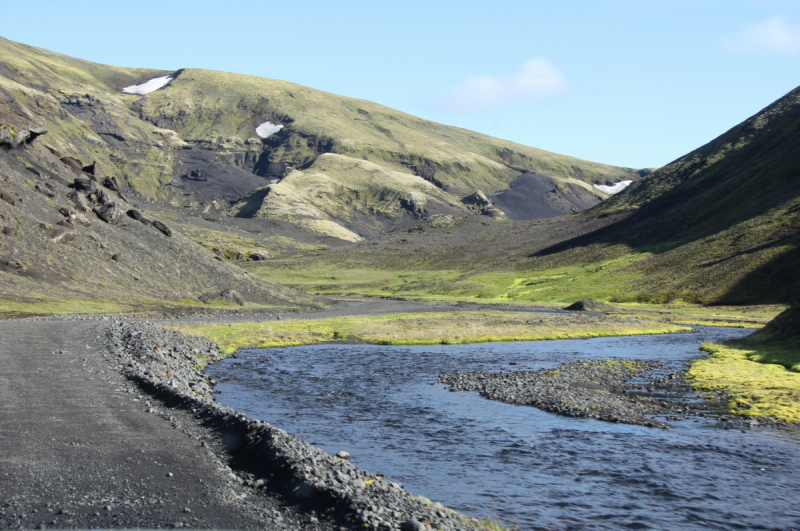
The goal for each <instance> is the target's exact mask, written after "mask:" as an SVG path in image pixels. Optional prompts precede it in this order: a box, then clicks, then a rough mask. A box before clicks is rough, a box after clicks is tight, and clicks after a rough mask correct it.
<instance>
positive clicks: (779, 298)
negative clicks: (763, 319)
mask: <svg viewBox="0 0 800 531" xmlns="http://www.w3.org/2000/svg"><path fill="white" fill-rule="evenodd" d="M781 243H782V244H786V243H791V244H792V245H793V247H792V249H791V250H790V251H788V252H785V253H783V254H781V255H780V256H777V257H776V258H774V259H772V260H770V261H768V262H767V263H765V264H764V265H762V266H760V267H758V268H756V269H754V270H753V271H751V272H750V273H748V274H747V275H745V276H744V277H743V278H742V279H741V280H740V281H739V282H737V283H736V284H734V285H733V287H731V289H730V290H728V291H727V292H726V293H725V294H724V295H722V296H721V297H720V298H719V299H717V300H715V301H714V302H713V304H732V305H736V304H750V303H752V302H753V301H754V300H757V301H759V302H760V303H761V304H772V303H780V304H791V303H796V302H798V301H800V287H798V282H797V276H798V272H800V235H795V236H793V237H791V238H790V239H789V241H788V242H787V241H786V240H783V241H782V242H781Z"/></svg>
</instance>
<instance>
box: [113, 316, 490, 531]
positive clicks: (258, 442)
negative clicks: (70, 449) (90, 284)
mask: <svg viewBox="0 0 800 531" xmlns="http://www.w3.org/2000/svg"><path fill="white" fill-rule="evenodd" d="M106 335H107V346H108V352H109V356H110V357H111V359H110V361H111V363H112V364H114V365H115V366H117V368H118V369H119V370H120V371H122V373H123V374H124V375H125V376H127V377H128V378H129V379H131V380H133V381H135V382H137V383H138V384H139V386H140V387H142V388H143V389H144V390H145V391H146V392H147V393H149V394H150V395H152V396H154V397H155V398H157V399H159V400H161V401H162V402H163V403H164V405H165V406H167V407H169V408H180V409H183V410H186V411H190V412H191V413H192V415H193V416H194V418H195V419H196V420H197V421H198V422H200V423H202V424H203V425H204V426H206V427H207V428H210V429H212V430H213V431H214V432H216V434H217V435H218V437H219V439H220V440H221V441H223V443H224V451H225V453H226V455H227V456H228V459H229V462H230V465H229V466H230V467H231V469H232V471H233V472H234V473H235V476H236V477H237V478H238V481H239V482H241V483H244V484H247V485H249V486H251V487H254V488H269V489H271V490H273V491H278V492H279V493H281V494H282V495H284V496H286V497H287V498H288V499H291V500H292V501H293V502H296V503H300V504H302V505H303V506H305V507H307V508H308V509H309V510H313V511H314V514H319V515H320V517H322V518H325V519H329V520H333V521H336V522H339V523H340V524H341V525H342V526H344V528H356V527H357V528H364V527H365V524H368V525H369V529H379V530H387V531H388V530H401V531H405V530H424V529H442V530H456V529H460V530H479V529H483V526H481V525H480V523H479V522H478V521H477V520H473V519H471V518H469V517H467V516H464V515H462V514H460V513H457V512H455V511H452V510H450V509H447V508H445V507H444V506H443V505H442V504H440V503H436V502H434V503H432V502H431V501H430V500H428V499H426V498H424V497H422V496H418V495H414V494H411V493H409V492H407V491H406V490H404V488H403V486H402V485H400V484H398V483H395V482H392V481H390V480H389V479H387V478H385V477H383V476H381V475H378V474H373V473H370V472H366V471H363V470H359V469H358V468H356V467H355V466H353V465H352V464H351V463H350V462H349V461H348V460H347V457H349V456H347V455H345V454H343V453H342V454H341V455H339V454H337V455H336V456H333V455H330V454H328V453H326V452H324V451H322V450H320V449H318V448H315V447H313V446H312V445H310V444H309V443H307V442H306V441H303V440H302V439H300V438H298V437H295V436H292V435H289V434H287V433H286V432H285V431H283V430H281V429H278V428H275V427H274V426H271V425H270V424H268V423H266V422H263V421H259V420H255V419H253V418H250V417H248V416H247V415H244V414H242V413H240V412H238V411H236V410H233V409H230V408H226V407H223V406H221V405H219V404H218V403H217V402H215V401H214V399H213V385H214V381H213V380H212V379H211V378H209V377H207V376H206V375H205V374H204V373H203V368H204V366H205V364H207V363H211V362H214V361H216V360H219V359H221V358H222V357H224V356H223V355H222V354H220V352H219V350H218V348H217V347H216V345H215V344H213V343H211V342H210V341H208V340H206V339H204V338H200V337H193V336H185V335H182V334H180V333H177V332H173V331H170V330H166V329H164V328H160V327H156V326H152V325H149V324H144V323H134V322H126V321H122V320H116V319H113V320H111V321H110V322H109V323H108V325H107V327H106ZM150 410H151V412H154V413H156V412H157V411H156V409H155V408H152V407H151V408H150ZM223 459H224V456H223Z"/></svg>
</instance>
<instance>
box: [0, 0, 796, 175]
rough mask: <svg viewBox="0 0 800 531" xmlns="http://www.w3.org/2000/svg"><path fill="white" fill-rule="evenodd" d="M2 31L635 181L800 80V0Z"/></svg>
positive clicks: (306, 9) (12, 14)
mask: <svg viewBox="0 0 800 531" xmlns="http://www.w3.org/2000/svg"><path fill="white" fill-rule="evenodd" d="M0 36H2V37H5V38H7V39H10V40H13V41H17V42H22V43H25V44H29V45H32V46H37V47H40V48H46V49H48V50H52V51H56V52H59V53H63V54H66V55H70V56H73V57H78V58H81V59H86V60H90V61H95V62H99V63H106V64H112V65H117V66H128V67H148V68H157V69H164V70H177V69H179V68H207V69H213V70H222V71H226V72H236V73H242V74H250V75H255V76H261V77H268V78H274V79H282V80H286V81H291V82H294V83H299V84H301V85H307V86H309V87H313V88H316V89H320V90H325V91H328V92H333V93H336V94H340V95H343V96H349V97H353V98H361V99H366V100H370V101H374V102H377V103H380V104H383V105H386V106H388V107H392V108H394V109H398V110H400V111H403V112H406V113H409V114H413V115H416V116H420V117H422V118H426V119H430V120H434V121H436V122H440V123H444V124H448V125H454V126H458V127H463V128H465V129H470V130H473V131H478V132H480V133H484V134H487V135H491V136H494V137H498V138H502V139H506V140H511V141H513V142H517V143H520V144H524V145H528V146H534V147H537V148H540V149H545V150H548V151H553V152H556V153H561V154H564V155H571V156H574V157H578V158H582V159H586V160H592V161H597V162H602V163H606V164H614V165H618V166H626V167H631V168H645V167H659V166H663V165H665V164H667V163H669V162H671V161H672V160H674V159H677V158H678V157H680V156H682V155H685V154H686V153H688V152H690V151H692V150H694V149H696V148H698V147H700V146H701V145H703V144H705V143H706V142H708V141H710V140H713V139H714V138H715V137H717V136H719V135H720V134H722V133H724V132H725V131H727V130H728V129H730V128H731V127H733V126H735V125H736V124H738V123H740V122H742V121H743V120H745V119H747V118H748V117H749V116H751V115H753V114H755V113H756V112H758V111H759V110H761V109H762V108H764V107H766V106H767V105H769V104H770V103H772V102H773V101H775V100H776V99H778V98H780V97H781V96H783V95H785V94H786V93H787V92H789V91H790V90H792V89H794V88H796V87H797V86H798V85H800V0H692V1H683V0H594V1H582V0H564V1H562V2H553V1H538V0H528V1H505V0H493V1H491V2H487V1H485V0H482V1H471V0H462V1H460V2H452V1H450V2H445V1H437V0H427V1H415V0H406V1H403V2H397V1H393V0H384V1H381V2H375V1H369V2H366V1H364V2H362V1H340V2H335V1H331V0H327V1H311V0H306V1H303V0H294V1H286V0H283V1H281V2H273V1H269V0H261V1H244V0H226V1H224V2H220V1H218V0H216V1H213V2H211V1H204V0H194V1H182V0H160V1H150V0H138V1H136V2H108V1H107V0H103V1H88V0H87V1H81V0H71V1H70V2H68V3H64V2H54V1H48V0H40V1H39V2H36V3H35V5H34V4H30V3H24V2H7V3H5V5H4V6H3V9H2V17H1V18H0Z"/></svg>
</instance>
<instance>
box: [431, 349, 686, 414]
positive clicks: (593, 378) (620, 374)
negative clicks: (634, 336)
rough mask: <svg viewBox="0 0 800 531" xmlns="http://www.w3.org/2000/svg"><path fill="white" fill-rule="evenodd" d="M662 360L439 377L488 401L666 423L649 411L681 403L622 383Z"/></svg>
mask: <svg viewBox="0 0 800 531" xmlns="http://www.w3.org/2000/svg"><path fill="white" fill-rule="evenodd" d="M664 365H666V364H665V363H661V362H655V361H649V360H590V361H585V360H584V361H572V362H567V363H562V364H561V365H559V366H558V368H557V369H555V370H553V369H540V370H537V371H514V372H496V373H488V372H484V371H480V372H458V371H457V372H454V373H452V374H441V375H439V378H438V379H439V382H440V383H443V384H445V385H448V386H449V387H450V390H451V391H477V392H478V393H479V394H480V395H481V396H482V397H484V398H488V399H489V400H499V401H500V402H505V403H507V404H519V405H530V406H534V407H537V408H539V409H541V410H543V411H547V412H548V413H555V414H557V415H564V416H568V417H576V418H593V419H598V420H605V421H609V422H622V423H625V424H638V425H640V426H649V427H654V428H669V424H667V423H666V422H662V421H659V420H656V419H652V418H648V417H647V415H665V414H668V413H674V412H679V410H681V411H682V409H683V405H682V404H679V403H677V402H673V401H667V400H660V399H657V398H653V397H649V396H640V395H635V394H627V393H626V392H625V387H626V386H625V383H626V382H628V381H630V380H632V379H634V378H636V377H637V376H640V375H642V374H644V373H647V372H649V371H653V370H655V369H658V368H660V367H663V366H664Z"/></svg>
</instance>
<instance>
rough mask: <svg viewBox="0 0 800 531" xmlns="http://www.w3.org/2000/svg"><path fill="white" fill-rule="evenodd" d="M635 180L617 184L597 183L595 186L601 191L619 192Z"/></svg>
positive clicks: (608, 192)
mask: <svg viewBox="0 0 800 531" xmlns="http://www.w3.org/2000/svg"><path fill="white" fill-rule="evenodd" d="M632 182H633V181H620V182H618V183H617V184H614V185H611V186H606V185H605V184H596V185H594V187H595V188H597V189H598V190H600V191H601V192H605V193H607V194H611V195H613V194H618V193H620V192H621V191H623V190H624V189H625V188H627V187H628V185H629V184H631V183H632Z"/></svg>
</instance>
